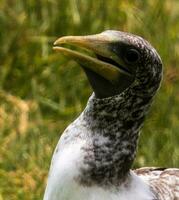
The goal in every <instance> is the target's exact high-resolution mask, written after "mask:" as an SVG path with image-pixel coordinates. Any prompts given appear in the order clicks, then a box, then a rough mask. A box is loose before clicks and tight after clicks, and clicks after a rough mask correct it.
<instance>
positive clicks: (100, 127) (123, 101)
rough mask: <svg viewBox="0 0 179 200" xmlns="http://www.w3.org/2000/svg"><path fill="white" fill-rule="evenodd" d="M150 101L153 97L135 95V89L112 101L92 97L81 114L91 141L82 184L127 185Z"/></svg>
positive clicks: (87, 150) (128, 90) (86, 149)
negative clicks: (126, 180)
mask: <svg viewBox="0 0 179 200" xmlns="http://www.w3.org/2000/svg"><path fill="white" fill-rule="evenodd" d="M151 100H152V96H151V95H149V96H146V95H143V96H138V95H136V93H135V87H131V88H128V89H126V90H125V91H124V92H123V93H121V94H120V95H117V96H114V97H110V98H105V99H97V98H95V95H94V94H93V95H92V96H91V98H90V99H89V102H88V104H87V107H86V109H85V110H84V112H83V114H82V117H83V120H84V121H85V122H86V124H87V127H88V134H89V135H88V137H90V139H91V140H90V142H89V143H88V146H87V147H86V148H85V149H84V151H85V152H86V155H87V156H85V161H84V163H85V164H84V168H83V169H82V176H81V178H80V180H81V182H82V183H83V184H86V185H93V184H97V185H103V186H109V185H116V186H119V185H120V184H121V183H123V182H124V180H125V179H126V177H128V175H129V171H130V168H131V166H132V163H133V160H134V158H135V154H136V148H137V141H138V136H139V130H140V127H141V125H142V124H143V121H144V118H145V115H146V113H147V111H148V109H149V107H150V105H151Z"/></svg>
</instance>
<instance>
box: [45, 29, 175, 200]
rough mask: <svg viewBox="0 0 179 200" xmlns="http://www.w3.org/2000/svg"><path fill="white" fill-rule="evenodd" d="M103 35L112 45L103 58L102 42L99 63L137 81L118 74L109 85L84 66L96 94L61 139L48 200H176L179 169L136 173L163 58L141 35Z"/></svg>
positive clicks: (54, 160)
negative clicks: (143, 129)
mask: <svg viewBox="0 0 179 200" xmlns="http://www.w3.org/2000/svg"><path fill="white" fill-rule="evenodd" d="M101 35H102V39H101ZM101 35H99V38H100V41H102V42H103V43H105V42H106V41H107V42H108V43H107V45H106V43H105V45H106V46H107V47H106V46H105V47H106V49H107V50H106V51H104V54H103V50H102V51H101V50H100V47H99V46H100V45H101V44H103V43H99V44H98V46H97V50H96V49H95V53H96V54H97V56H98V59H100V60H102V61H103V62H108V63H112V64H113V65H115V66H117V67H119V68H122V70H127V73H129V74H131V75H130V76H132V78H127V79H126V75H124V76H122V79H121V77H120V76H117V77H119V78H115V79H114V80H117V81H116V82H115V83H112V84H111V83H109V85H110V84H111V85H110V86H109V87H108V82H106V80H108V78H109V75H108V74H107V75H106V74H104V73H103V72H101V71H99V73H98V72H96V71H95V74H93V73H94V72H93V70H91V68H90V71H88V69H86V66H84V63H80V64H81V65H82V66H83V68H85V72H86V73H87V76H88V78H89V81H90V83H91V85H92V87H93V89H94V93H93V94H92V96H91V97H90V99H89V101H88V103H87V106H86V108H85V109H84V111H83V112H82V113H81V115H80V116H79V117H78V118H77V119H76V120H75V121H74V122H73V123H72V124H70V125H69V127H67V129H66V130H65V131H64V133H63V135H62V137H61V138H60V141H59V143H58V145H57V147H56V150H55V152H54V155H53V159H52V163H51V168H50V174H49V179H48V184H47V188H46V192H45V196H44V200H134V199H137V200H177V199H179V170H177V169H165V170H162V169H157V168H141V169H138V170H134V171H131V167H132V164H133V161H134V158H135V155H136V148H137V143H138V137H139V131H140V128H141V126H142V124H143V122H144V119H145V116H146V115H147V112H148V110H149V108H150V106H151V103H152V100H153V97H154V95H155V93H156V91H157V90H158V88H159V86H160V82H161V79H162V62H161V59H160V57H159V55H158V54H157V52H156V50H155V49H154V48H153V47H152V46H151V45H150V44H149V43H148V42H146V41H145V40H144V39H142V38H141V37H139V36H135V35H132V34H128V33H123V32H119V31H107V32H104V33H102V34H101ZM95 38H96V36H95ZM97 38H98V35H97ZM111 38H112V39H111ZM118 38H120V41H119V42H118ZM85 40H86V38H85ZM70 41H71V38H70ZM91 41H93V39H91V38H90V42H91ZM88 45H89V44H88ZM85 47H86V46H85ZM90 49H92V48H91V47H90ZM62 50H63V51H64V49H60V51H62ZM93 50H94V49H93ZM65 51H66V50H65ZM106 52H107V53H106ZM111 52H112V53H111ZM126 52H127V53H126ZM68 53H69V52H68ZM72 53H73V52H72ZM110 53H111V54H110ZM70 54H71V52H70ZM108 54H110V55H112V56H109V57H108ZM114 55H115V56H116V55H117V57H118V58H120V61H118V58H116V57H115V56H114ZM131 55H132V56H131ZM75 56H76V55H75ZM77 56H78V57H79V55H77ZM80 56H81V55H80ZM101 56H102V57H101ZM111 58H112V61H111ZM80 59H81V58H80ZM85 59H86V60H87V61H89V60H90V58H86V57H85ZM116 60H117V61H116ZM83 61H84V60H83ZM129 61H130V62H129ZM134 61H135V62H134ZM78 62H80V61H79V60H78ZM93 62H94V64H96V63H97V64H96V66H97V67H98V64H99V65H101V62H99V63H98V60H94V61H93ZM116 62H117V63H116ZM90 64H91V60H90ZM92 69H93V68H92ZM100 70H101V69H100ZM115 70H116V69H115ZM109 72H110V71H109ZM102 73H103V75H101V74H102ZM117 73H118V72H117V71H115V74H117ZM100 75H101V76H103V77H99V76H100ZM91 76H92V78H91ZM94 77H95V79H93V78H94ZM96 79H97V80H96ZM124 79H125V80H127V81H128V80H130V81H129V83H130V84H126V83H125V84H124V86H125V87H124V86H123V87H121V88H120V84H121V83H122V82H123V81H124ZM99 80H100V81H99ZM109 80H110V78H109ZM109 80H108V81H109ZM119 80H120V81H121V80H122V82H118V81H119ZM98 81H99V82H100V84H99V82H98ZM101 82H102V83H104V84H105V85H107V88H108V89H109V88H110V90H112V89H114V90H115V91H112V93H110V91H108V92H107V93H106V92H105V91H103V90H104V88H103V89H101V90H102V92H100V87H101ZM118 83H120V84H118ZM101 88H102V87H101ZM118 88H120V90H118ZM110 94H111V95H110ZM114 94H115V95H114Z"/></svg>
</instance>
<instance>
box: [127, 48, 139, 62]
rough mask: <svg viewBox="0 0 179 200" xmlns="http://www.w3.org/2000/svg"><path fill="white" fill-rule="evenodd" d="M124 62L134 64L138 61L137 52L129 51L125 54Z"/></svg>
mask: <svg viewBox="0 0 179 200" xmlns="http://www.w3.org/2000/svg"><path fill="white" fill-rule="evenodd" d="M125 60H126V62H128V63H135V62H137V61H138V60H139V52H138V51H137V50H136V49H129V50H127V51H126V53H125Z"/></svg>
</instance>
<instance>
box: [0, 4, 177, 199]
mask: <svg viewBox="0 0 179 200" xmlns="http://www.w3.org/2000/svg"><path fill="white" fill-rule="evenodd" d="M178 11H179V2H178V0H172V1H167V0H157V1H156V0H144V1H138V0H134V1H132V0H128V1H124V0H120V1H119V0H110V1H107V0H106V1H105V0H98V1H96V0H90V1H86V0H59V1H55V0H43V1H42V0H39V1H36V0H29V1H23V0H16V1H12V0H1V1H0V103H1V106H0V146H1V151H0V200H4V199H8V200H21V199H22V200H24V199H25V200H40V199H42V196H43V192H44V188H45V181H46V177H47V173H48V169H49V164H50V159H51V156H52V152H53V149H54V147H55V145H56V143H57V141H58V138H59V136H60V134H61V133H62V132H63V130H64V128H65V127H66V126H67V125H68V124H69V123H70V122H71V121H72V120H73V119H75V118H76V116H78V114H79V113H80V112H81V111H82V110H83V108H84V106H85V104H86V101H87V99H88V97H89V95H90V93H91V89H90V86H89V83H88V82H87V79H86V77H85V75H84V73H83V72H82V70H81V69H80V68H79V67H78V66H77V64H76V63H75V62H73V61H70V60H67V59H66V58H64V57H62V56H61V55H59V54H57V53H55V52H53V51H52V46H53V42H54V41H55V39H56V38H57V37H59V36H62V35H84V34H94V33H99V32H101V31H103V30H107V29H117V30H123V31H128V32H133V33H135V34H139V35H141V36H143V37H144V38H146V39H147V40H149V41H150V42H151V43H152V44H153V45H154V46H155V47H156V49H157V50H158V52H159V53H160V55H161V57H162V60H163V63H164V66H165V69H164V80H163V84H162V87H161V89H160V92H159V93H158V95H157V97H156V99H155V102H154V104H153V107H152V109H151V112H150V114H149V117H148V118H147V120H146V122H145V125H144V128H143V130H142V134H141V139H140V143H139V151H138V155H137V159H136V162H135V167H140V166H153V165H154V166H165V167H167V166H168V167H179V36H178V33H179V12H178Z"/></svg>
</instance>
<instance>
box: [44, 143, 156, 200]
mask: <svg viewBox="0 0 179 200" xmlns="http://www.w3.org/2000/svg"><path fill="white" fill-rule="evenodd" d="M83 145H85V142H84V141H81V140H78V141H75V142H74V143H72V144H69V145H66V146H65V148H64V146H63V145H62V144H59V145H58V148H60V149H59V151H58V152H56V153H55V154H54V156H53V160H52V165H51V169H50V175H49V179H48V184H47V188H46V191H45V196H44V200H134V199H137V200H152V199H154V197H153V195H152V193H151V191H150V189H149V187H148V185H147V183H145V182H144V181H142V180H141V179H140V178H139V177H137V176H136V175H135V174H134V173H133V172H131V173H132V178H131V183H130V185H129V186H128V187H125V186H121V187H120V188H119V190H116V189H115V190H114V189H109V190H106V189H103V188H100V187H97V186H93V187H84V186H82V185H79V184H78V181H76V180H75V179H74V177H77V176H78V174H79V168H80V165H81V164H82V161H83V153H82V151H81V147H82V146H83ZM60 146H61V147H60ZM62 146H63V148H62Z"/></svg>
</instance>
